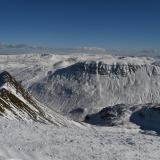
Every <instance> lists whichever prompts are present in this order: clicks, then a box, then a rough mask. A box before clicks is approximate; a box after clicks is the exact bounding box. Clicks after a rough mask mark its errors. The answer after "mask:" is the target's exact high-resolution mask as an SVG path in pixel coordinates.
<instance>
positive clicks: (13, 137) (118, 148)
mask: <svg viewBox="0 0 160 160" xmlns="http://www.w3.org/2000/svg"><path fill="white" fill-rule="evenodd" d="M0 123H1V125H0V130H1V132H0V146H1V147H0V159H1V160H84V159H86V160H93V159H95V160H141V159H142V160H146V159H147V160H159V159H160V153H159V148H160V137H159V136H156V135H154V134H153V133H152V134H153V135H152V134H151V133H150V134H151V135H147V134H141V133H139V132H138V129H136V128H132V129H130V128H118V127H86V128H77V127H76V128H75V127H70V128H67V127H61V128H57V127H55V126H52V125H44V124H39V123H34V124H33V123H32V124H31V123H24V122H17V121H16V122H15V121H4V120H0Z"/></svg>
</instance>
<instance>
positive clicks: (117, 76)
mask: <svg viewBox="0 0 160 160" xmlns="http://www.w3.org/2000/svg"><path fill="white" fill-rule="evenodd" d="M159 78H160V65H159V61H158V60H156V59H153V58H148V57H113V56H111V57H109V56H108V57H104V58H103V57H101V59H100V58H96V57H94V58H93V57H92V58H91V57H89V58H88V60H81V61H79V62H77V63H74V64H72V65H70V66H68V67H65V68H60V69H57V70H56V71H55V70H53V71H49V72H48V74H47V75H46V77H44V78H43V79H42V80H40V81H37V82H36V83H34V84H33V85H32V86H31V87H30V88H29V89H30V91H31V93H32V94H33V95H34V96H36V97H37V98H38V99H40V100H42V101H43V102H44V103H45V104H47V105H49V106H50V107H53V108H56V109H57V110H59V111H60V112H62V113H64V114H67V115H71V114H72V113H74V114H75V113H76V109H77V108H81V109H82V110H81V111H82V112H83V113H82V112H79V110H78V111H77V113H78V112H79V113H78V114H81V115H85V114H87V113H94V112H97V111H99V110H100V109H102V108H103V107H104V106H109V105H115V104H121V103H124V104H145V103H159V102H160V96H159V95H160V83H159ZM73 111H74V112H73ZM71 116H72V115H71Z"/></svg>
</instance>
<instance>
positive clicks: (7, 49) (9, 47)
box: [0, 43, 160, 56]
mask: <svg viewBox="0 0 160 160" xmlns="http://www.w3.org/2000/svg"><path fill="white" fill-rule="evenodd" d="M32 53H40V54H43V53H44V54H112V55H122V56H126V55H128V56H131V55H134V56H160V49H143V50H140V49H105V48H99V47H79V48H51V47H42V46H30V45H26V44H4V43H0V54H32Z"/></svg>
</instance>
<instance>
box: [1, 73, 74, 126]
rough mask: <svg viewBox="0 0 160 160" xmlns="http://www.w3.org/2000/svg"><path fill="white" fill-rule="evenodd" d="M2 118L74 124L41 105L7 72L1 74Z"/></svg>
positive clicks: (61, 124)
mask: <svg viewBox="0 0 160 160" xmlns="http://www.w3.org/2000/svg"><path fill="white" fill-rule="evenodd" d="M0 116H2V117H3V118H7V119H18V120H24V121H36V122H41V123H47V124H55V125H57V126H63V125H64V126H67V125H70V124H74V122H72V121H69V120H68V119H66V118H64V117H63V116H61V115H59V114H58V113H56V112H54V111H52V110H50V109H48V108H47V107H44V106H43V105H42V104H40V103H39V102H38V101H37V100H36V99H34V98H33V97H32V96H31V95H30V94H29V93H28V92H26V91H25V90H24V89H23V88H22V87H21V85H20V84H19V83H18V82H16V80H15V79H14V78H13V77H12V76H11V75H10V74H9V73H8V72H6V71H3V72H1V73H0Z"/></svg>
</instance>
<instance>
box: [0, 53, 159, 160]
mask: <svg viewBox="0 0 160 160" xmlns="http://www.w3.org/2000/svg"><path fill="white" fill-rule="evenodd" d="M0 71H1V72H0V123H1V125H0V146H1V147H0V160H42V159H43V160H53V159H54V160H72V159H73V160H81V159H86V160H92V159H95V160H159V159H160V153H159V148H160V137H159V134H160V126H159V124H160V105H159V103H160V59H158V58H157V57H156V58H154V57H134V56H128V57H126V56H113V55H103V54H93V55H91V54H88V55H87V54H84V55H83V54H66V55H65V54H64V55H55V54H19V55H0ZM74 120H75V121H78V122H75V121H74Z"/></svg>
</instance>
